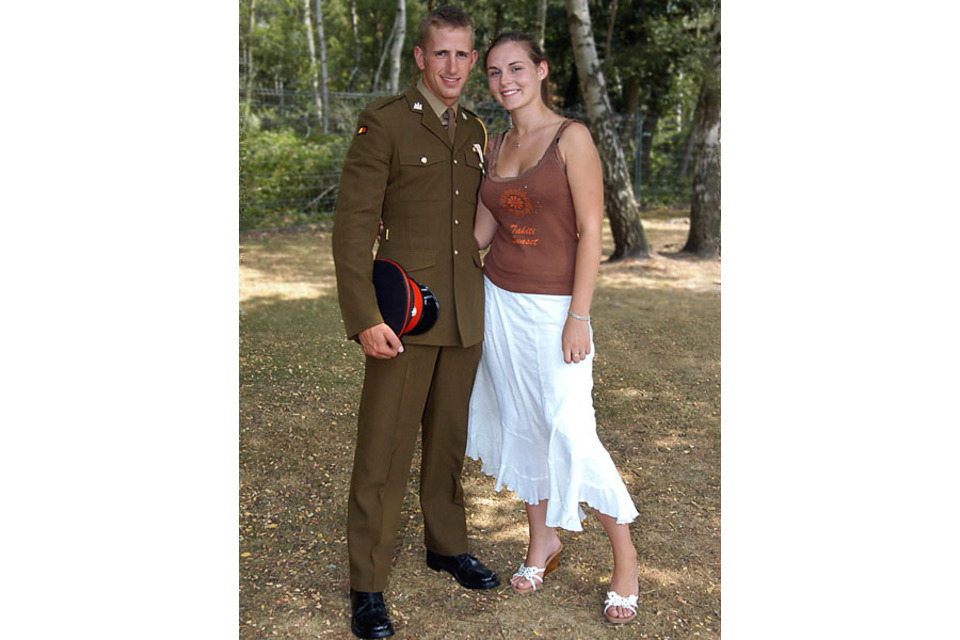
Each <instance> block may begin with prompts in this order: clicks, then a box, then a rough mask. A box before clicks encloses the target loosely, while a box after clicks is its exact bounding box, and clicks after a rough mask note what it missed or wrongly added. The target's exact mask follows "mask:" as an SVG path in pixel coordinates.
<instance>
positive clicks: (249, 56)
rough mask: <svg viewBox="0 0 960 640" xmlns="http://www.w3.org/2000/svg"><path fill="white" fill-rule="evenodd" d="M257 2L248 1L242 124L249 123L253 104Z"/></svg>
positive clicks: (253, 0) (255, 0)
mask: <svg viewBox="0 0 960 640" xmlns="http://www.w3.org/2000/svg"><path fill="white" fill-rule="evenodd" d="M256 8H257V0H250V29H249V31H247V51H246V67H247V77H246V87H245V94H246V95H245V96H244V97H245V100H244V106H243V123H244V125H246V124H249V122H250V106H251V104H252V103H253V28H254V26H256V24H257V20H256Z"/></svg>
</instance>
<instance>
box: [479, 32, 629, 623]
mask: <svg viewBox="0 0 960 640" xmlns="http://www.w3.org/2000/svg"><path fill="white" fill-rule="evenodd" d="M484 70H485V72H486V73H487V80H488V84H489V87H490V90H491V91H492V92H493V95H494V98H495V99H496V100H497V102H498V103H499V104H500V105H501V106H503V107H504V108H505V109H507V110H508V111H509V112H510V115H511V117H512V119H513V128H512V129H510V130H508V131H507V132H506V133H503V134H500V135H498V136H496V137H494V138H492V139H491V140H490V144H489V145H488V147H487V157H486V160H485V169H486V173H485V176H484V179H483V183H482V185H481V187H480V198H478V206H477V216H476V223H475V226H474V235H475V236H476V239H477V243H478V245H479V247H480V248H481V249H484V248H486V247H487V246H490V251H489V253H488V254H487V256H486V258H485V259H484V285H485V288H484V294H485V297H486V310H485V316H484V342H483V355H482V357H481V362H480V368H479V370H478V372H477V379H476V382H475V384H474V389H473V395H472V396H471V400H470V422H469V426H468V441H467V455H469V456H470V457H472V458H474V459H479V460H481V461H482V463H483V465H482V468H483V471H484V472H485V473H488V474H490V475H493V476H495V477H496V479H497V484H496V489H497V490H498V491H499V490H500V489H501V488H502V487H503V486H506V487H507V488H509V489H511V490H513V491H515V492H516V493H517V497H519V498H520V499H521V500H523V501H524V502H525V506H526V511H527V522H528V526H529V533H530V544H529V547H528V549H527V556H526V559H525V561H524V563H523V564H522V565H520V569H519V570H518V571H517V573H516V574H514V576H513V577H512V578H511V580H510V584H511V586H512V587H513V588H514V589H516V590H517V591H521V592H531V591H534V590H536V588H537V585H538V584H542V583H543V579H544V578H545V577H546V575H547V574H548V573H550V572H551V571H553V570H554V569H555V568H556V567H557V563H558V561H559V556H560V552H561V550H562V548H563V545H562V544H561V542H560V538H559V536H558V535H557V531H556V529H555V527H561V528H564V529H567V530H570V531H580V530H582V527H581V524H580V521H581V520H582V519H583V518H584V514H583V511H582V509H581V508H580V502H586V503H587V504H588V505H590V507H592V509H593V511H594V513H595V514H596V516H597V518H598V519H599V520H600V523H601V524H602V526H603V528H604V530H605V531H606V533H607V536H608V537H609V538H610V544H611V546H612V547H613V562H614V567H613V576H612V577H611V579H610V590H609V591H608V592H607V600H606V602H605V607H604V615H605V617H606V618H607V620H609V621H610V622H614V623H625V622H631V621H633V620H634V619H635V618H636V610H637V593H638V591H639V588H638V580H637V553H636V549H635V548H634V546H633V542H632V540H631V538H630V530H629V528H628V524H629V523H630V522H632V521H633V520H634V519H635V518H636V516H637V515H638V514H637V510H636V507H635V506H634V504H633V500H632V499H631V497H630V494H629V492H628V491H627V489H626V486H625V485H624V483H623V480H622V479H621V478H620V475H619V473H618V472H617V469H616V467H615V466H614V464H613V460H612V459H611V458H610V455H609V453H607V451H606V449H605V448H604V447H603V445H602V444H601V443H600V440H599V439H598V437H597V432H596V418H595V414H594V410H593V399H592V395H591V394H592V389H593V369H592V367H593V348H592V347H593V335H592V330H591V327H590V322H589V319H590V303H591V301H592V299H593V290H594V286H595V283H596V279H597V273H598V271H599V265H600V254H601V234H602V224H603V174H602V167H601V165H600V158H599V155H598V154H597V150H596V148H595V147H594V145H593V139H592V138H591V136H590V132H589V130H588V129H587V128H586V127H585V126H584V125H583V124H581V123H579V122H576V121H572V120H566V119H564V118H562V117H561V116H559V115H557V114H556V113H554V112H553V111H551V110H550V109H549V108H548V107H547V104H546V102H545V99H544V97H543V95H542V94H541V90H542V88H545V86H546V77H547V73H548V66H547V62H546V60H544V57H543V54H542V52H541V51H540V49H539V47H538V46H537V44H536V41H534V40H533V39H532V38H530V37H529V36H526V35H525V34H520V33H504V34H501V35H500V36H498V37H497V39H495V40H494V41H493V43H492V44H491V46H490V49H489V50H488V52H487V55H486V58H485V60H484Z"/></svg>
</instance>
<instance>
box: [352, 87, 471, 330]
mask: <svg viewBox="0 0 960 640" xmlns="http://www.w3.org/2000/svg"><path fill="white" fill-rule="evenodd" d="M478 145H479V150H482V149H484V147H485V145H486V131H485V130H484V128H483V124H482V123H481V122H480V119H479V118H477V116H476V115H475V114H473V113H471V112H469V111H467V110H465V109H463V107H461V108H460V112H459V113H458V114H457V128H456V139H455V140H454V143H453V144H451V143H450V138H449V136H448V134H447V131H446V129H444V128H443V126H442V125H441V124H440V120H439V119H438V118H437V116H436V114H435V113H434V112H433V111H432V110H431V109H430V105H429V104H427V101H426V100H425V99H424V97H423V96H422V94H421V93H420V92H419V91H418V90H417V89H416V87H411V88H410V89H409V90H407V92H406V93H405V94H402V95H399V96H392V97H388V98H382V99H380V100H377V101H375V102H373V103H371V104H370V105H369V106H367V108H366V109H364V110H363V112H362V113H361V114H360V118H359V120H358V121H357V131H356V132H355V135H354V139H353V142H352V144H351V145H350V149H349V151H348V152H347V158H346V162H345V164H344V167H343V173H342V175H341V178H340V193H339V196H338V198H337V212H336V217H335V219H334V228H333V257H334V262H335V265H336V272H337V293H338V296H339V299H340V311H341V315H342V316H343V323H344V328H345V329H346V333H347V336H348V337H350V338H353V337H356V335H357V334H359V333H360V332H361V331H363V330H364V329H368V328H370V327H372V326H374V325H377V324H379V323H381V322H383V319H382V317H381V316H380V311H379V309H378V308H377V299H376V293H375V291H374V288H373V282H372V275H373V255H372V251H373V247H374V244H375V242H376V237H377V231H378V228H379V225H380V221H381V220H382V221H383V226H384V230H383V232H382V234H381V239H380V244H379V249H378V250H377V257H378V258H387V259H390V260H393V261H394V262H397V263H398V264H400V265H401V266H402V267H403V268H404V269H406V271H407V273H408V274H409V275H410V277H411V278H413V279H414V280H416V281H417V282H419V283H420V284H423V285H426V286H428V287H429V288H430V289H431V290H432V291H433V293H434V294H435V295H436V296H437V299H438V301H439V304H440V313H439V317H438V318H437V323H436V324H435V325H434V327H433V328H432V329H430V330H429V331H427V332H425V333H423V334H421V335H419V336H410V335H407V336H403V338H401V340H402V341H403V342H404V343H405V344H421V345H434V346H463V347H469V346H473V345H475V344H478V343H480V341H481V340H482V339H483V275H482V270H481V261H480V252H479V250H478V249H477V243H476V240H475V239H474V237H473V221H474V216H475V215H476V208H477V191H478V189H479V187H480V180H481V177H482V156H481V154H480V153H479V150H478V148H477V146H478Z"/></svg>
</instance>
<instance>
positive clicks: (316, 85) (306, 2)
mask: <svg viewBox="0 0 960 640" xmlns="http://www.w3.org/2000/svg"><path fill="white" fill-rule="evenodd" d="M303 24H304V26H305V27H306V29H307V48H308V49H309V51H310V90H311V91H312V92H313V102H314V105H315V106H316V108H317V123H318V124H319V125H320V127H321V128H322V127H323V100H322V99H321V98H320V78H319V77H318V76H317V48H316V46H315V45H314V43H313V24H311V22H310V0H303Z"/></svg>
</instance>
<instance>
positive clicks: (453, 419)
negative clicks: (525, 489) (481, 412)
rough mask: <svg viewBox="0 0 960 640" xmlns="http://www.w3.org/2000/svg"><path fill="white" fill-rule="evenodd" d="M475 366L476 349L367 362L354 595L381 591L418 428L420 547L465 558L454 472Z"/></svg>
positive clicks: (354, 479) (355, 483) (353, 539)
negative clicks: (421, 533)
mask: <svg viewBox="0 0 960 640" xmlns="http://www.w3.org/2000/svg"><path fill="white" fill-rule="evenodd" d="M479 362H480V345H479V344H478V345H475V346H473V347H467V348H463V347H434V346H423V345H404V352H403V353H401V354H400V355H398V356H397V357H396V358H393V359H390V360H379V359H377V358H371V357H367V361H366V369H365V373H364V381H363V393H362V395H361V397H360V413H359V419H358V428H357V448H356V452H355V454H354V461H353V473H352V475H351V478H350V498H349V502H348V506H347V544H348V547H349V553H350V586H351V588H353V589H354V590H356V591H373V592H377V591H383V590H384V588H385V587H386V584H387V577H388V575H389V573H390V565H391V562H392V560H393V551H394V545H395V544H396V538H397V529H398V527H399V524H400V507H401V505H402V503H403V496H404V493H405V491H406V485H407V477H408V475H409V473H410V464H411V462H412V459H413V452H414V448H415V446H416V438H417V432H418V431H419V430H420V425H421V423H422V425H423V431H422V436H421V437H422V441H421V448H422V463H421V466H420V509H421V511H422V512H423V521H424V543H425V544H426V547H427V549H430V550H431V551H434V552H436V553H439V554H443V555H457V554H460V553H466V552H467V550H468V545H467V525H466V514H465V512H464V508H463V487H462V486H461V484H460V473H461V471H462V470H463V456H464V451H465V449H466V440H467V416H468V411H469V403H470V393H471V391H472V390H473V380H474V377H475V376H476V373H477V365H478V364H479Z"/></svg>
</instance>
